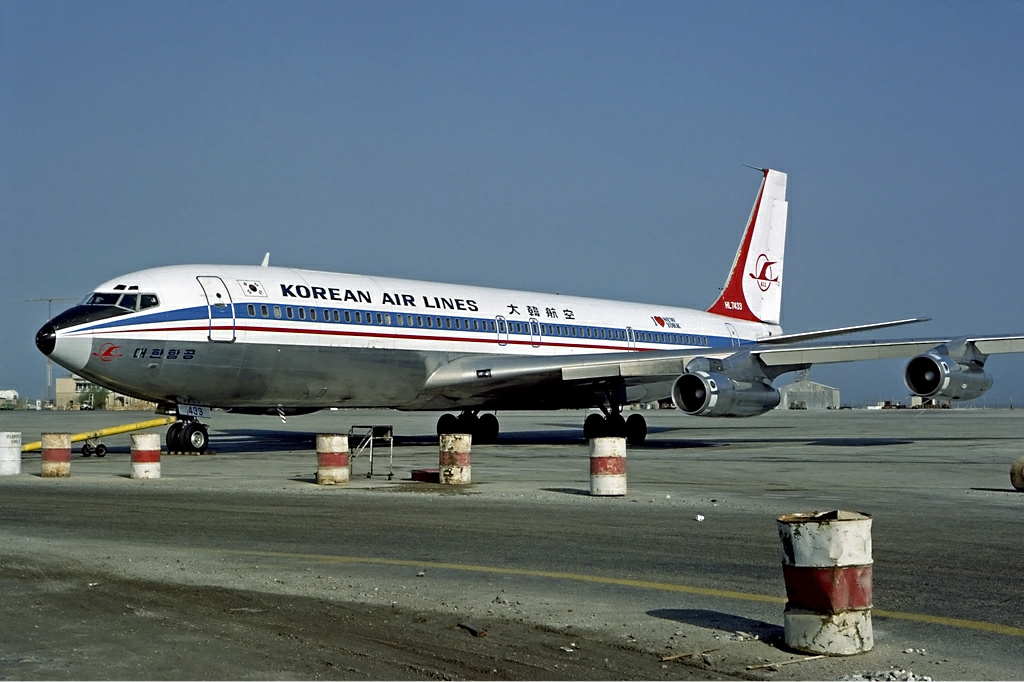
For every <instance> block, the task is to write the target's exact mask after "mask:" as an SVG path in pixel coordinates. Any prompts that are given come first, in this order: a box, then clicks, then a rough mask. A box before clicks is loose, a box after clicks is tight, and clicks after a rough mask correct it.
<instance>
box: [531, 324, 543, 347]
mask: <svg viewBox="0 0 1024 682" xmlns="http://www.w3.org/2000/svg"><path fill="white" fill-rule="evenodd" d="M540 340H541V339H540V322H538V321H537V318H535V317H531V318H530V345H531V346H533V347H534V348H540Z"/></svg>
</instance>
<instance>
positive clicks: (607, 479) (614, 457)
mask: <svg viewBox="0 0 1024 682" xmlns="http://www.w3.org/2000/svg"><path fill="white" fill-rule="evenodd" d="M590 494H591V495H604V496H614V495H625V494H626V439H625V438H591V439H590Z"/></svg>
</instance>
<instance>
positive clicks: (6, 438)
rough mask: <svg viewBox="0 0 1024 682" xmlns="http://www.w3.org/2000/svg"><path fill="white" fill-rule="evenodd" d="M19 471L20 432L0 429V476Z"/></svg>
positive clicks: (14, 473)
mask: <svg viewBox="0 0 1024 682" xmlns="http://www.w3.org/2000/svg"><path fill="white" fill-rule="evenodd" d="M20 473H21V432H19V431H0V476H17V475H18V474H20Z"/></svg>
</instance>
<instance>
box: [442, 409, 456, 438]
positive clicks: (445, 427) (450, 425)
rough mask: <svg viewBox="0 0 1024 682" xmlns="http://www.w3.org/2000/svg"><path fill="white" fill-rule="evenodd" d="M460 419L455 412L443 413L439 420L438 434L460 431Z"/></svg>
mask: <svg viewBox="0 0 1024 682" xmlns="http://www.w3.org/2000/svg"><path fill="white" fill-rule="evenodd" d="M458 422H459V420H458V419H457V418H456V417H455V415H454V414H442V415H441V416H440V417H439V418H438V420H437V435H438V436H443V435H445V434H446V433H456V432H457V431H458Z"/></svg>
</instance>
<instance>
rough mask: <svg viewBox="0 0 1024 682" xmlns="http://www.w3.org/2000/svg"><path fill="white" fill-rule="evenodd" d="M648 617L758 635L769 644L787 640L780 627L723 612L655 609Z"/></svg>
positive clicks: (648, 613)
mask: <svg viewBox="0 0 1024 682" xmlns="http://www.w3.org/2000/svg"><path fill="white" fill-rule="evenodd" d="M647 615H648V616H654V617H655V618H662V619H664V620H672V621H676V622H677V623H689V624H690V625H696V626H697V627H702V628H710V629H714V630H724V631H725V632H736V633H741V632H742V633H747V634H751V635H757V637H758V639H760V640H761V641H762V642H765V643H767V644H779V643H781V642H783V641H784V640H785V630H784V629H783V628H782V627H781V626H779V625H772V624H771V623H765V622H764V621H762V620H753V619H752V618H744V617H743V616H734V615H732V614H731V613H722V612H721V611H709V610H707V609H653V610H651V611H648V612H647Z"/></svg>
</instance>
